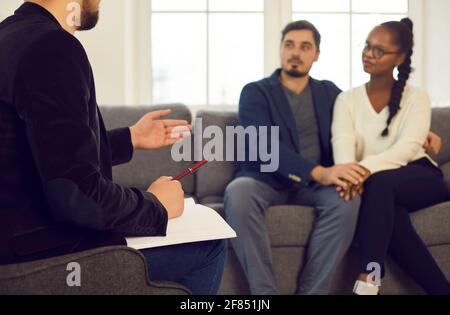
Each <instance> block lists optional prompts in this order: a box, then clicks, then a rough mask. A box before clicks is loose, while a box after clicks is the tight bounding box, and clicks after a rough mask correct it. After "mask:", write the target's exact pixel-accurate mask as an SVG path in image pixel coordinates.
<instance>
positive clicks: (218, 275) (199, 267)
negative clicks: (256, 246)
mask: <svg viewBox="0 0 450 315" xmlns="http://www.w3.org/2000/svg"><path fill="white" fill-rule="evenodd" d="M141 253H142V254H143V255H144V256H145V259H146V261H147V266H148V271H149V274H150V280H152V281H173V282H177V283H180V284H182V285H184V286H185V287H187V288H188V289H189V290H191V292H192V294H194V295H214V294H217V291H218V290H219V286H220V282H221V280H222V274H223V268H224V264H225V259H226V254H227V241H225V240H216V241H207V242H198V243H189V244H181V245H173V246H166V247H157V248H150V249H144V250H141Z"/></svg>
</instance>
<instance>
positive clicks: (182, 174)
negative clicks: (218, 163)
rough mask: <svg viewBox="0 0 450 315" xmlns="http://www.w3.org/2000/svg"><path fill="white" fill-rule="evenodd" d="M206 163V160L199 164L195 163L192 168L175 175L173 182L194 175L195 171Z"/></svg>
mask: <svg viewBox="0 0 450 315" xmlns="http://www.w3.org/2000/svg"><path fill="white" fill-rule="evenodd" d="M206 163H208V160H203V161H200V162H197V163H195V164H194V165H193V166H191V167H188V168H187V169H185V170H184V171H183V172H181V174H179V175H177V176H176V177H175V178H174V179H173V180H182V179H183V178H184V177H186V176H187V175H189V174H192V173H194V172H195V171H196V170H198V169H199V168H200V167H202V166H203V165H205V164H206Z"/></svg>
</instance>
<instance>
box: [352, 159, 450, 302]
mask: <svg viewBox="0 0 450 315" xmlns="http://www.w3.org/2000/svg"><path fill="white" fill-rule="evenodd" d="M448 197H449V196H448V192H447V190H446V187H445V184H444V182H443V176H442V172H441V171H440V170H439V169H437V168H436V167H434V166H433V165H432V164H431V163H430V162H429V161H428V160H427V159H422V160H419V161H415V162H413V163H411V164H409V165H408V166H406V167H403V168H400V169H397V170H392V171H385V172H380V173H377V174H375V175H373V176H371V177H370V178H369V179H368V180H367V182H366V184H365V192H364V194H363V197H362V205H361V210H360V217H359V225H358V231H357V237H358V241H359V244H360V255H361V262H360V263H361V264H360V270H359V271H360V273H363V274H365V273H369V272H368V270H367V266H368V264H369V263H372V262H375V263H378V264H379V265H380V266H381V268H382V274H383V275H384V262H385V259H386V256H387V254H389V255H390V256H391V257H392V258H393V259H394V261H395V262H396V263H397V264H398V265H399V266H400V267H401V268H402V269H403V270H404V271H405V272H406V273H407V274H408V275H409V276H411V277H412V278H413V279H414V280H415V281H416V282H417V283H418V284H419V285H420V286H421V287H422V288H423V289H424V290H425V292H427V293H428V294H450V285H449V282H448V281H447V279H446V277H445V275H444V274H443V273H442V271H441V270H440V268H439V266H438V265H437V263H436V262H435V260H434V259H433V257H432V255H431V254H430V252H429V251H428V249H427V247H426V246H425V244H424V243H423V241H422V240H421V238H420V237H419V235H418V234H417V233H416V231H415V229H414V227H413V225H412V223H411V219H410V213H412V212H415V211H418V210H420V209H424V208H426V207H430V206H432V205H435V204H438V203H441V202H445V201H447V200H448Z"/></svg>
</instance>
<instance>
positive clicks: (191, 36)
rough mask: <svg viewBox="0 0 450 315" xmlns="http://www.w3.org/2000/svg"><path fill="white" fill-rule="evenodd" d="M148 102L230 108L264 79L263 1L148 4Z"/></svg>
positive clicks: (170, 0) (173, 0) (195, 0)
mask: <svg viewBox="0 0 450 315" xmlns="http://www.w3.org/2000/svg"><path fill="white" fill-rule="evenodd" d="M151 10H152V18H151V30H152V32H151V37H152V40H151V47H152V95H153V100H152V101H153V103H167V102H176V101H179V102H183V103H185V104H187V105H235V104H237V102H238V99H239V94H240V92H241V90H242V87H243V86H244V85H245V84H246V83H248V82H251V81H255V80H258V79H261V78H262V77H263V75H264V0H245V1H242V0H152V1H151Z"/></svg>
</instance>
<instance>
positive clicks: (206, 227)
mask: <svg viewBox="0 0 450 315" xmlns="http://www.w3.org/2000/svg"><path fill="white" fill-rule="evenodd" d="M235 237H236V232H235V231H234V230H233V229H232V228H231V227H230V226H229V225H228V223H227V222H225V220H224V219H223V218H222V217H221V216H220V215H219V214H218V213H217V212H216V211H215V210H213V209H211V208H208V207H205V206H203V205H200V204H196V203H195V201H194V199H192V198H189V199H185V201H184V212H183V215H182V216H181V217H179V218H176V219H172V220H169V223H168V225H167V236H164V237H160V236H151V237H127V238H126V240H127V244H128V246H129V247H132V248H134V249H144V248H152V247H160V246H168V245H175V244H183V243H193V242H201V241H209V240H217V239H228V238H235Z"/></svg>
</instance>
